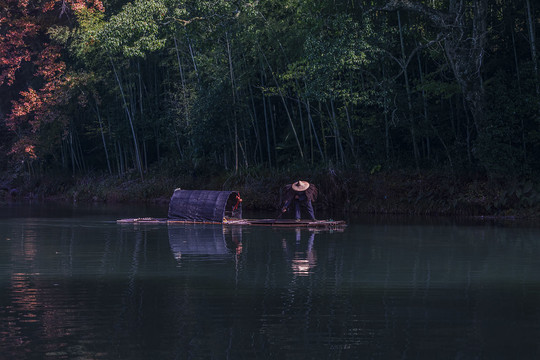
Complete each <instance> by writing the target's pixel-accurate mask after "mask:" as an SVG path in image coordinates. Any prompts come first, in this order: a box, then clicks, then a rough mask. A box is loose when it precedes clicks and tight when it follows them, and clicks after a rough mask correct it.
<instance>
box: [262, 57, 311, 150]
mask: <svg viewBox="0 0 540 360" xmlns="http://www.w3.org/2000/svg"><path fill="white" fill-rule="evenodd" d="M259 51H260V52H261V54H262V56H263V58H264V60H265V61H266V64H267V65H268V69H269V70H270V73H271V74H272V78H273V79H274V83H275V84H276V88H277V90H278V93H279V97H280V98H281V102H282V103H283V107H284V108H285V113H286V114H287V118H288V119H289V123H290V125H291V129H292V131H293V135H294V139H295V140H296V145H297V146H298V152H299V153H300V158H302V159H304V152H303V151H302V146H301V145H300V140H298V134H297V133H296V128H295V127H294V123H293V120H292V118H291V114H290V112H289V107H288V106H287V102H286V101H285V96H284V95H283V92H282V91H281V86H280V85H279V82H278V81H277V79H276V76H275V75H274V70H273V69H272V66H271V65H270V63H269V62H268V59H267V58H266V55H265V54H264V53H263V52H262V50H261V48H260V47H259Z"/></svg>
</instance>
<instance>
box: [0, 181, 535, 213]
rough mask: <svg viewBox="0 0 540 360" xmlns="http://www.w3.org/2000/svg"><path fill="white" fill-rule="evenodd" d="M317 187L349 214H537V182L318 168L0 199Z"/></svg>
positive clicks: (148, 197)
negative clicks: (299, 183)
mask: <svg viewBox="0 0 540 360" xmlns="http://www.w3.org/2000/svg"><path fill="white" fill-rule="evenodd" d="M300 178H301V179H305V180H308V181H310V182H312V183H314V184H315V185H317V187H318V188H319V198H318V200H317V201H316V203H315V204H314V206H315V208H316V210H322V211H339V212H341V211H342V212H344V213H352V214H403V215H445V216H448V215H449V216H477V217H499V218H500V217H516V218H538V217H540V186H539V185H540V184H535V183H532V182H531V181H529V180H494V179H482V178H470V177H462V178H455V177H453V176H448V175H446V174H440V173H439V174H436V173H422V174H417V173H414V174H413V173H405V172H386V173H383V172H379V173H376V174H363V173H359V172H353V171H348V172H347V171H343V172H341V171H340V172H338V171H328V170H326V171H318V172H310V175H309V176H306V175H305V173H304V174H301V172H283V173H278V174H276V173H273V174H270V173H266V174H242V175H234V174H233V175H231V174H227V173H223V174H217V175H215V174H214V176H211V177H210V176H206V177H200V176H199V177H194V176H174V177H173V176H166V175H154V176H147V178H146V179H144V180H141V179H140V178H134V179H129V178H124V179H119V178H117V177H111V176H84V177H79V178H72V177H61V176H56V177H49V178H40V179H35V180H33V181H26V182H24V183H21V184H20V185H19V186H18V187H13V188H11V189H9V188H8V187H4V188H3V189H2V190H0V199H3V200H4V201H6V200H21V199H49V200H57V201H66V202H81V203H82V202H102V203H141V202H147V203H157V204H166V203H168V201H169V198H170V196H171V195H172V193H173V191H174V189H176V188H183V189H207V190H236V191H239V192H240V194H241V196H242V198H243V200H244V201H243V206H244V208H246V209H253V210H275V209H276V208H278V206H279V204H280V189H281V187H282V186H283V185H284V184H286V183H290V182H292V181H295V180H296V179H300Z"/></svg>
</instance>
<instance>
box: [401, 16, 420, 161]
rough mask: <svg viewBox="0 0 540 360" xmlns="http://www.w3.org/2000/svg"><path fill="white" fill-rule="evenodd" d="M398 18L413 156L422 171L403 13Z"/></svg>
mask: <svg viewBox="0 0 540 360" xmlns="http://www.w3.org/2000/svg"><path fill="white" fill-rule="evenodd" d="M397 18H398V27H399V43H400V47H401V60H402V64H403V65H402V66H403V76H404V78H405V91H406V93H407V110H408V114H407V115H408V116H407V117H408V118H409V125H410V128H409V131H410V133H411V141H412V145H413V155H414V164H415V165H416V170H419V169H420V159H419V157H420V154H419V151H418V144H417V143H416V129H415V127H416V126H415V123H414V116H413V113H412V96H411V87H410V85H409V74H408V72H407V65H408V62H407V58H406V56H405V43H404V40H403V27H402V25H401V13H400V11H399V10H398V11H397Z"/></svg>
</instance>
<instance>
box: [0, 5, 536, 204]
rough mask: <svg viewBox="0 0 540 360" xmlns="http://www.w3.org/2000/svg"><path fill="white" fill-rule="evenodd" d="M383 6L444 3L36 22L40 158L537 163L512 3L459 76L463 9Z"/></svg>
mask: <svg viewBox="0 0 540 360" xmlns="http://www.w3.org/2000/svg"><path fill="white" fill-rule="evenodd" d="M391 3H392V4H393V3H401V4H405V5H407V4H409V5H410V4H413V3H422V4H424V5H425V6H427V7H429V8H431V10H432V11H431V12H430V13H429V14H431V15H433V16H436V15H441V14H442V15H445V14H446V15H448V14H450V12H451V11H453V10H452V8H451V7H450V6H449V4H448V2H445V1H429V2H426V1H422V2H390V1H360V2H344V1H338V2H336V1H329V0H322V1H312V0H285V1H283V0H268V1H252V0H240V1H234V2H233V1H227V0H217V1H215V0H214V1H209V0H190V1H179V0H151V1H143V0H133V1H114V0H113V1H109V2H106V3H105V6H106V8H105V12H104V13H102V12H99V11H90V10H84V9H82V10H78V11H77V12H76V13H74V15H75V17H74V18H72V19H75V20H76V21H75V22H73V23H68V22H67V21H64V22H59V23H57V25H56V26H52V25H51V26H50V27H49V28H48V32H47V35H48V36H49V37H50V38H51V39H52V40H53V41H54V42H55V44H58V45H59V46H61V47H62V49H63V50H64V51H63V54H64V61H65V63H66V65H67V69H68V73H67V76H66V78H69V81H68V82H66V86H67V87H68V88H69V89H68V90H69V91H66V92H65V95H64V96H65V99H62V102H61V103H62V106H59V108H60V110H61V112H62V113H61V114H58V116H59V118H62V119H65V120H66V121H65V123H64V124H68V125H69V126H67V127H66V128H65V129H60V128H58V127H55V126H53V125H50V126H45V127H44V128H43V131H44V133H47V134H49V135H50V138H49V135H47V137H46V138H44V142H43V144H42V146H43V148H44V149H46V150H47V153H49V154H50V157H49V158H48V160H47V163H46V166H47V167H50V168H63V169H70V170H71V171H72V172H83V173H84V172H88V171H91V170H94V171H98V172H99V171H109V168H110V169H111V170H110V171H111V173H114V174H116V175H118V176H119V177H129V176H131V175H130V174H131V173H132V172H133V171H134V169H135V168H136V167H137V166H136V164H137V161H138V160H137V159H139V160H140V159H142V160H140V161H139V163H142V167H143V169H141V170H142V171H141V173H144V172H145V171H146V172H148V171H167V172H169V171H170V172H172V173H176V172H182V173H186V174H194V173H199V174H200V173H203V172H207V173H214V172H219V171H234V172H235V173H250V172H251V171H252V169H265V168H266V169H270V168H272V169H276V168H277V169H278V170H279V169H296V168H299V167H302V166H305V167H306V168H312V169H313V168H317V169H335V168H338V169H344V168H348V169H355V171H356V170H357V169H359V171H361V172H362V173H365V174H371V176H376V175H377V174H379V173H381V172H382V169H384V171H387V170H389V169H407V170H410V169H414V170H416V171H421V170H441V169H442V170H445V171H446V170H448V171H450V172H452V173H453V174H455V175H459V174H463V173H474V174H478V175H479V176H484V175H487V177H488V178H496V177H498V176H502V175H504V176H509V175H508V174H511V175H512V176H516V177H519V176H532V175H534V174H537V173H538V172H539V171H540V160H539V159H538V157H537V156H535V154H536V153H538V151H540V132H539V131H538V128H539V125H540V120H539V119H540V118H539V115H538V114H540V110H539V109H540V104H539V96H538V92H537V91H538V90H537V88H538V87H539V85H538V74H536V73H535V66H534V61H533V58H532V57H531V53H530V46H529V36H530V34H529V33H528V31H527V26H526V25H527V24H526V23H525V21H526V19H527V16H526V15H528V14H527V9H526V8H525V7H524V6H523V4H518V3H516V2H511V1H506V0H505V1H500V2H498V3H497V9H496V11H495V10H494V9H491V10H493V11H492V14H497V16H489V17H487V18H486V19H485V20H486V21H487V24H486V26H487V29H489V31H488V32H487V33H486V36H487V37H486V38H485V39H486V44H485V45H484V47H485V48H484V50H485V57H484V58H482V59H483V60H484V62H483V63H482V64H480V65H481V66H479V68H478V69H477V72H472V73H470V79H464V77H463V76H461V77H460V76H459V74H460V71H462V73H463V70H462V68H458V67H459V66H463V67H464V68H467V69H469V68H472V66H473V65H477V64H479V63H478V62H475V61H476V60H478V59H477V58H475V57H474V56H469V57H467V56H465V55H464V54H467V53H468V52H467V51H473V50H474V49H471V48H470V45H471V42H470V41H469V40H468V39H472V37H473V36H474V35H475V33H474V31H473V27H472V26H471V25H472V21H473V20H474V19H473V18H472V17H471V16H470V14H469V13H464V14H462V15H463V19H464V20H465V21H464V22H463V23H462V24H461V23H455V24H454V23H452V26H448V27H444V26H438V25H437V24H435V23H434V22H433V20H432V18H430V17H429V16H426V14H425V13H422V12H421V11H420V12H419V11H413V10H411V8H408V9H407V6H405V5H404V7H405V8H403V7H402V8H400V18H399V19H400V22H399V23H398V17H397V12H396V8H391V9H389V10H388V11H380V8H381V7H383V6H384V5H387V4H391ZM464 4H468V5H471V4H472V2H471V1H470V0H467V1H465V2H464ZM490 6H494V5H490ZM533 10H534V11H536V13H534V14H532V15H538V11H539V10H540V9H533ZM429 14H428V15H429ZM450 15H452V14H450ZM533 18H538V16H533ZM446 19H458V20H459V19H460V17H456V16H449V17H446ZM449 21H450V20H449ZM452 21H454V20H452ZM456 21H457V20H456ZM400 25H401V26H400ZM495 29H496V30H497V31H495ZM458 34H463V37H462V38H460V37H459V36H457V35H458ZM401 37H402V38H401ZM460 39H461V40H462V43H458V44H457V45H460V46H457V47H454V48H452V47H448V46H449V44H450V45H452V44H451V43H450V42H451V41H456V42H459V41H461V40H460ZM401 40H403V42H402V41H401ZM537 42H538V41H537ZM402 44H403V48H402ZM454 45H455V44H454ZM452 49H453V50H455V51H457V52H458V53H459V54H457V55H463V56H461V57H459V56H458V57H457V58H456V54H455V53H452V52H451V51H450V50H452ZM452 56H454V57H452ZM456 59H458V60H460V62H459V63H457V62H456V61H455V60H456ZM456 66H458V67H456ZM460 69H461V70H460ZM24 71H27V72H29V71H30V70H29V69H26V68H25V69H24ZM477 75H478V76H477ZM478 79H481V80H482V83H481V85H482V87H481V89H479V88H474V87H472V85H474V84H473V81H472V80H478ZM469 80H470V81H469ZM32 81H34V82H36V80H32ZM475 84H476V85H478V83H475ZM473 90H474V91H473ZM480 90H481V91H480ZM475 91H477V92H476V93H475ZM482 91H483V92H482ZM474 95H478V97H477V98H475V97H474ZM10 96H11V95H10ZM6 105H8V101H4V102H3V103H2V106H3V107H4V106H6ZM30 105H31V104H28V106H30ZM475 106H477V107H475ZM477 109H481V111H480V114H478V113H476V112H475V111H476V110H477ZM4 111H6V110H4ZM6 113H7V112H6ZM1 115H3V116H5V115H6V114H5V113H3V114H1ZM55 132H56V133H58V134H56V136H53V135H52V134H53V133H55ZM54 137H55V140H53V138H54ZM40 146H41V145H40ZM300 152H302V154H303V158H302V157H300V155H299V154H300ZM4 153H6V150H4ZM170 167H172V168H173V169H170ZM306 168H302V169H304V171H306V172H307V171H308V170H306ZM276 171H277V170H276ZM501 174H502V175H501ZM430 192H431V193H430ZM446 193H447V194H448V196H449V197H451V196H453V194H454V193H453V192H451V191H447V192H446ZM418 196H420V200H418V201H419V202H421V201H423V200H425V199H430V200H432V201H434V202H437V201H443V200H441V199H439V198H437V195H436V192H435V191H434V190H433V189H430V190H429V191H425V192H423V193H421V194H419V193H418V192H414V193H412V194H411V196H410V199H409V200H410V202H411V203H414V202H415V201H416V199H417V198H418ZM462 200H463V202H465V201H466V200H465V199H461V200H460V199H452V200H451V201H450V200H449V201H447V202H446V203H444V204H442V203H441V204H440V205H441V206H445V207H448V208H458V207H459V203H460V201H462ZM407 201H408V200H407ZM478 206H479V207H482V206H484V205H478ZM493 208H495V207H493Z"/></svg>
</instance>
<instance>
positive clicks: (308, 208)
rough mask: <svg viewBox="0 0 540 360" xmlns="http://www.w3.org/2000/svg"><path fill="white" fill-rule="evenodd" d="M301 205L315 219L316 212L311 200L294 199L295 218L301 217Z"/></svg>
mask: <svg viewBox="0 0 540 360" xmlns="http://www.w3.org/2000/svg"><path fill="white" fill-rule="evenodd" d="M300 207H303V208H305V209H306V211H307V213H308V215H309V218H310V219H311V220H315V212H314V211H313V205H312V204H311V200H307V199H306V200H303V201H302V200H296V199H295V200H294V211H295V218H296V219H300V217H301V214H300V212H301V211H300Z"/></svg>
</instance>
